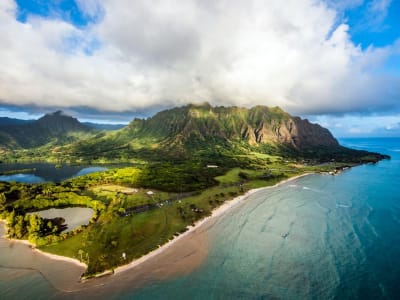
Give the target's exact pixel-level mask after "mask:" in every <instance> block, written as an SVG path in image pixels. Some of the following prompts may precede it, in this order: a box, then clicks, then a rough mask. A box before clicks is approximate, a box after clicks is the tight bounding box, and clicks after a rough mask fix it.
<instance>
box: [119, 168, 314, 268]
mask: <svg viewBox="0 0 400 300" xmlns="http://www.w3.org/2000/svg"><path fill="white" fill-rule="evenodd" d="M312 174H316V173H304V174H301V175H297V176H293V177H290V178H287V179H285V180H282V181H280V182H278V183H276V184H274V185H271V186H265V187H260V188H256V189H251V190H248V191H247V192H246V193H244V194H243V195H240V196H237V197H235V198H233V199H231V200H226V201H225V202H224V203H223V204H222V205H221V206H219V207H217V208H216V209H214V210H213V211H212V212H211V215H210V216H208V217H205V218H204V219H201V220H199V221H197V222H196V223H195V224H194V225H193V226H189V227H188V228H189V229H188V230H186V231H185V232H184V233H182V234H180V235H178V236H176V237H174V238H173V239H172V240H170V241H168V242H167V243H166V244H163V245H161V246H160V247H159V248H157V249H155V250H153V251H151V252H149V253H147V254H145V255H143V256H142V257H140V258H138V259H136V260H134V261H131V262H130V263H127V264H126V265H123V266H119V267H117V268H115V269H114V274H118V273H121V272H125V271H127V270H130V269H133V268H135V267H137V266H139V265H141V264H143V263H144V262H146V261H148V260H150V259H152V258H154V257H156V256H157V255H159V254H161V253H163V252H164V251H165V250H167V249H168V248H170V247H172V246H173V245H174V244H175V243H176V242H178V241H179V240H182V239H184V238H185V237H187V236H189V235H190V234H192V233H194V232H196V230H198V229H199V228H200V227H201V226H203V225H205V224H206V223H208V222H210V221H211V220H213V219H215V218H217V217H219V216H221V215H223V214H224V213H226V212H227V211H229V210H230V209H232V208H233V207H235V206H237V205H238V204H240V203H241V202H243V200H245V199H246V198H247V197H249V196H250V195H252V194H254V193H257V192H259V191H261V190H268V189H271V188H275V187H278V186H280V185H283V184H285V183H287V182H290V181H293V180H296V179H299V178H301V177H305V176H308V175H312Z"/></svg>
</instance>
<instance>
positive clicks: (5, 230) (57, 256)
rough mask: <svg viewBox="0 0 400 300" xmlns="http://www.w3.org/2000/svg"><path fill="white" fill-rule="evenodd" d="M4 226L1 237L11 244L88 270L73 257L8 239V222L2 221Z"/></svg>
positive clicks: (24, 241)
mask: <svg viewBox="0 0 400 300" xmlns="http://www.w3.org/2000/svg"><path fill="white" fill-rule="evenodd" d="M1 225H3V226H4V235H3V236H0V238H3V239H5V240H7V241H9V242H12V243H20V244H23V245H27V246H28V247H29V248H30V249H32V251H34V252H37V253H39V254H40V255H44V256H46V257H48V258H50V259H52V260H60V261H64V262H69V263H72V264H74V265H77V266H79V267H84V268H85V269H86V268H87V265H86V264H85V263H83V262H81V261H79V260H78V259H75V258H72V257H67V256H61V255H56V254H51V253H48V252H44V251H42V250H39V249H37V248H36V245H35V244H33V243H31V242H30V241H28V240H18V239H10V238H8V236H7V235H6V233H7V221H6V220H3V219H0V226H1Z"/></svg>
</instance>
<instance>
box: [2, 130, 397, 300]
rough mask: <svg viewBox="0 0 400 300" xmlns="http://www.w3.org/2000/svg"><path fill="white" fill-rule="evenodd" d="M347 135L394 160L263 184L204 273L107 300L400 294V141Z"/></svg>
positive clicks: (224, 227) (213, 240)
mask: <svg viewBox="0 0 400 300" xmlns="http://www.w3.org/2000/svg"><path fill="white" fill-rule="evenodd" d="M340 142H341V143H342V144H343V145H345V146H349V147H353V148H358V149H365V150H370V151H375V152H381V153H385V154H389V155H391V157H392V159H391V160H385V161H381V162H379V163H378V164H375V165H373V164H370V165H363V166H359V167H355V168H352V169H350V170H347V171H345V172H343V173H342V174H340V175H338V176H331V175H310V176H306V177H303V178H300V179H297V180H295V181H291V182H289V183H287V184H283V185H281V186H278V187H275V188H272V189H267V190H262V191H259V192H257V193H255V194H253V195H251V196H250V197H249V198H248V199H247V200H246V201H244V203H243V204H241V205H239V206H237V207H235V208H233V209H232V210H231V211H229V212H228V213H227V214H225V215H224V216H222V217H220V218H219V219H218V221H217V222H216V224H215V225H214V226H213V227H212V228H211V229H210V230H209V237H210V249H209V254H208V256H207V258H206V260H205V261H204V263H203V264H202V265H201V266H200V267H199V268H197V269H196V270H195V271H194V272H192V273H191V274H189V275H185V276H182V277H178V278H174V279H170V280H166V281H162V282H153V283H149V284H148V285H147V286H145V287H143V288H141V289H139V290H133V289H131V288H130V287H129V284H127V286H124V287H121V286H119V287H118V288H117V289H115V290H113V287H112V285H109V286H108V287H106V288H105V293H104V295H105V296H104V297H105V298H107V299H400V183H399V178H400V138H395V139H394V138H392V139H343V140H341V141H340ZM0 271H1V273H0V278H1V275H3V276H7V272H11V271H9V270H6V269H3V270H0ZM20 287H22V288H20ZM0 288H2V289H3V288H4V289H5V290H6V293H5V294H4V293H3V294H1V293H0V298H1V295H7V297H9V296H11V297H12V296H17V297H15V299H19V298H24V297H20V296H27V295H29V297H27V298H26V299H46V298H48V297H54V298H58V297H60V296H63V295H62V294H60V293H55V292H54V290H52V288H51V286H49V285H48V284H45V283H43V281H41V279H40V278H38V276H37V274H36V273H33V274H32V275H30V274H27V275H26V276H23V277H18V280H17V281H16V282H13V283H11V284H10V282H9V283H8V284H7V286H4V287H2V284H1V282H0ZM3 291H4V290H3ZM24 291H29V294H26V293H25V292H24ZM110 291H111V293H110ZM89 294H90V293H89ZM87 295H88V293H85V295H82V297H81V296H80V294H79V293H73V294H65V295H64V296H66V298H69V297H73V298H74V299H80V298H82V299H86V297H87ZM97 295H98V294H97Z"/></svg>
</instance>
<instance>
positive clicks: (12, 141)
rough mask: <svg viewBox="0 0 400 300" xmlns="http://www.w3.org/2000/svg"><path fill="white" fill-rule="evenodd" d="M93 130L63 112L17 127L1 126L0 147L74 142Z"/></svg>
mask: <svg viewBox="0 0 400 300" xmlns="http://www.w3.org/2000/svg"><path fill="white" fill-rule="evenodd" d="M91 132H93V129H92V128H90V127H88V126H85V125H83V124H81V123H80V122H79V121H78V120H77V119H75V118H73V117H71V116H67V115H65V114H64V113H63V112H61V111H57V112H54V113H50V114H46V115H44V116H43V117H41V118H40V119H38V120H36V121H32V122H29V123H25V124H17V125H3V126H0V145H1V146H2V147H3V148H9V149H13V148H34V147H39V146H42V145H45V144H47V143H50V142H51V143H53V144H54V145H59V144H65V143H70V142H74V141H75V140H76V139H77V137H78V136H79V135H85V134H86V135H87V134H89V133H91Z"/></svg>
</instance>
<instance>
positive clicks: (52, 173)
mask: <svg viewBox="0 0 400 300" xmlns="http://www.w3.org/2000/svg"><path fill="white" fill-rule="evenodd" d="M113 167H117V165H97V166H96V165H94V166H93V165H81V166H72V165H62V166H56V165H55V164H51V163H14V164H8V163H7V164H0V174H2V175H0V181H9V182H10V181H16V182H24V183H41V182H61V181H63V180H66V179H69V178H73V177H77V176H82V175H86V174H89V173H94V172H100V171H105V170H107V169H109V168H113Z"/></svg>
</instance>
